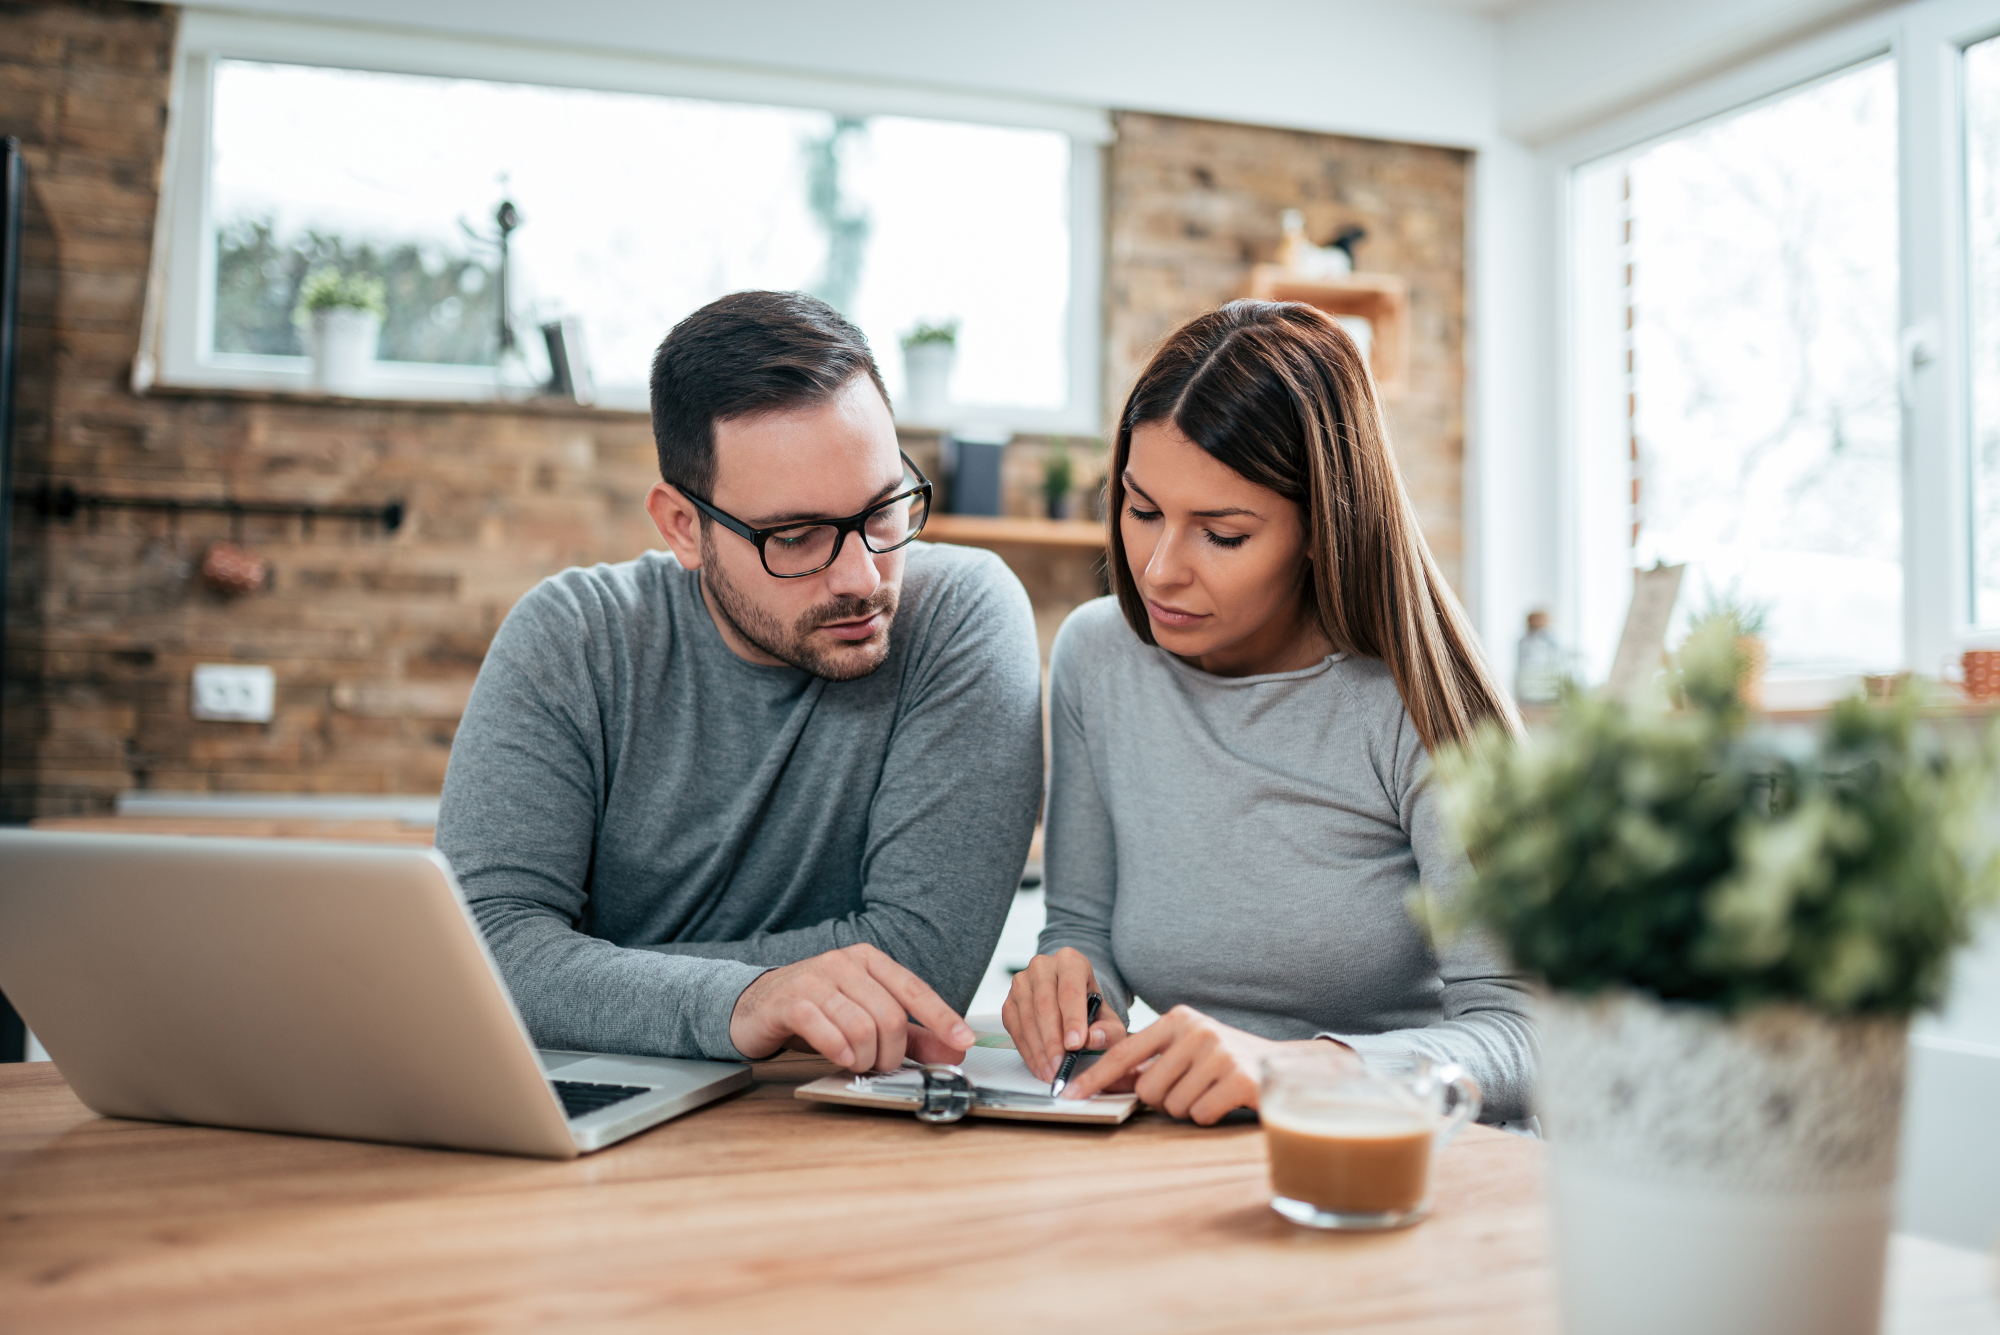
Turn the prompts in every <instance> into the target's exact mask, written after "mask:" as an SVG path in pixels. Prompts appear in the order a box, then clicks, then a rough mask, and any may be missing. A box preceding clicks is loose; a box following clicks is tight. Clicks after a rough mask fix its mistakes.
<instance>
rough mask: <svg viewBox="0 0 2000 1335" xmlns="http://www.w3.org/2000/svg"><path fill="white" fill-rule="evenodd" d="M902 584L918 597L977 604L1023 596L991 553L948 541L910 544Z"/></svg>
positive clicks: (1016, 579)
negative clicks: (1001, 598)
mask: <svg viewBox="0 0 2000 1335" xmlns="http://www.w3.org/2000/svg"><path fill="white" fill-rule="evenodd" d="M909 553H910V555H909V559H908V560H907V561H906V562H905V563H904V565H903V583H904V585H905V586H906V587H907V588H908V589H909V590H910V591H911V592H912V593H914V594H916V595H917V596H918V597H919V598H926V599H931V598H935V599H938V600H940V601H953V602H958V601H970V602H977V601H980V600H983V599H987V598H992V597H1005V598H1011V597H1013V596H1015V595H1017V594H1023V593H1024V591H1023V590H1022V588H1021V581H1020V578H1019V577H1018V576H1016V575H1015V574H1014V572H1013V571H1012V570H1010V569H1008V567H1007V563H1006V562H1005V561H1002V560H1001V559H1000V558H999V557H998V556H995V555H994V554H993V553H992V552H989V551H986V550H984V549H982V548H979V547H959V546H955V545H953V544H951V543H947V542H913V543H911V544H910V547H909Z"/></svg>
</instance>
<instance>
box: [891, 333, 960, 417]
mask: <svg viewBox="0 0 2000 1335" xmlns="http://www.w3.org/2000/svg"><path fill="white" fill-rule="evenodd" d="M957 362H958V321H956V320H939V321H937V322H935V323H932V322H929V321H924V322H920V323H919V324H918V325H917V327H916V328H914V329H912V330H911V331H910V332H909V333H907V334H905V335H903V399H904V407H905V409H906V411H907V415H908V420H909V421H911V422H916V423H920V424H923V425H926V426H938V425H941V423H940V421H939V419H940V418H942V417H943V416H944V414H945V411H946V410H947V409H948V408H950V406H951V372H952V367H953V366H954V365H956V364H957Z"/></svg>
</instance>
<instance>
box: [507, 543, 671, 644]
mask: <svg viewBox="0 0 2000 1335" xmlns="http://www.w3.org/2000/svg"><path fill="white" fill-rule="evenodd" d="M686 573H687V572H686V571H684V570H682V569H681V564H680V562H679V561H677V560H675V559H674V555H673V553H672V552H644V553H641V554H640V555H638V556H636V557H634V558H632V559H631V560H630V561H619V562H616V563H612V562H600V563H599V564H597V565H594V566H571V567H569V568H568V569H567V570H558V571H557V572H556V573H555V574H553V575H550V576H549V577H548V578H546V579H544V580H543V581H542V582H541V583H539V584H537V585H536V586H535V587H534V588H532V589H530V590H528V592H527V593H525V594H524V595H522V597H521V601H520V602H518V603H516V604H515V605H514V615H515V616H517V617H521V618H523V619H525V620H528V621H531V622H534V623H536V624H538V625H548V626H551V627H569V628H573V627H575V625H576V624H577V623H578V622H579V621H582V622H584V623H586V624H591V625H601V624H605V623H609V622H629V621H632V620H634V619H650V618H654V617H660V616H664V615H666V614H667V612H668V609H669V608H670V607H671V605H672V602H673V600H674V599H675V598H676V597H678V596H679V595H680V593H681V586H682V585H683V584H684V583H685V582H686V581H685V579H684V578H683V577H684V576H685V575H686Z"/></svg>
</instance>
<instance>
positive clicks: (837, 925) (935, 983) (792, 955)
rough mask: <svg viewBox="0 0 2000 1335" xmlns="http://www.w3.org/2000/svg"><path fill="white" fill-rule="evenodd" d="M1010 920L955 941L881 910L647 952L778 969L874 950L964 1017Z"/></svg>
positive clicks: (1001, 912)
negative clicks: (855, 949)
mask: <svg viewBox="0 0 2000 1335" xmlns="http://www.w3.org/2000/svg"><path fill="white" fill-rule="evenodd" d="M1005 917H1006V907H1005V905H1004V904H1002V905H999V906H997V907H996V910H995V912H994V915H993V923H992V930H991V931H990V932H987V931H984V930H981V929H979V928H975V927H973V926H971V925H969V924H968V925H967V926H966V927H965V929H964V935H963V936H962V937H960V938H959V939H955V940H954V939H948V938H947V937H946V936H945V934H944V933H943V932H941V931H940V930H938V929H937V928H936V927H935V926H933V925H931V924H930V923H928V922H927V921H925V920H924V919H922V918H920V917H918V916H917V915H915V914H912V913H910V912H909V911H908V910H899V909H896V908H893V907H890V906H886V905H878V906H876V907H873V908H870V909H868V910H866V911H864V912H861V913H857V914H855V915H854V916H853V917H852V918H834V919H830V920H828V921H826V922H821V923H814V924H813V925H812V926H810V927H798V928H793V929H791V930H789V931H784V932H759V933H758V934H757V935H755V936H752V937H748V938H746V939H744V940H741V941H667V942H663V943H661V944H658V945H651V946H647V947H645V949H646V950H647V951H649V952H653V953H656V954H660V955H667V956H677V957H683V958H689V959H698V960H703V961H711V960H712V961H724V960H728V961H734V962H737V963H739V964H750V965H757V966H759V967H762V968H777V967H779V966H781V965H786V964H795V963H797V962H798V961H799V960H803V959H809V958H811V957H812V956H814V955H822V954H825V953H826V952H827V951H829V950H840V949H843V948H845V947H847V946H852V945H871V946H874V947H875V948H876V949H878V950H880V951H881V952H882V953H883V954H885V955H887V956H889V957H890V958H891V959H893V960H895V961H896V962H897V963H899V964H901V965H902V966H903V967H904V968H906V969H908V970H909V971H910V972H912V973H914V974H916V975H917V976H918V977H919V978H922V979H923V980H924V981H925V982H926V983H929V984H930V985H931V987H932V988H933V989H935V990H936V992H937V994H938V995H939V996H940V997H943V998H944V1000H945V1003H946V1004H947V1005H949V1006H951V1007H952V1008H953V1009H954V1010H956V1011H958V1012H959V1013H960V1014H963V1013H964V1010H965V1007H966V1006H967V1005H968V1004H969V1003H970V1002H971V1000H972V994H973V993H974V992H975V991H977V990H978V988H979V980H980V979H981V978H982V977H984V976H985V973H986V963H987V960H988V959H989V958H990V957H991V956H992V953H993V942H994V941H996V940H998V939H999V931H1000V923H1001V922H1002V921H1003V920H1004V919H1005ZM982 945H983V948H982Z"/></svg>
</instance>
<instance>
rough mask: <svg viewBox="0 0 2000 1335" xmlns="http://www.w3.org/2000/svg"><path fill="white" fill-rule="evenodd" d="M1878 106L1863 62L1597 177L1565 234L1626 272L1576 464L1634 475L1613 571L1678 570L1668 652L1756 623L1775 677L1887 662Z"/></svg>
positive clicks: (1896, 555) (1892, 353) (1893, 515)
mask: <svg viewBox="0 0 2000 1335" xmlns="http://www.w3.org/2000/svg"><path fill="white" fill-rule="evenodd" d="M1895 92H1896V88H1895V71H1894V67H1893V66H1891V65H1890V64H1888V63H1887V62H1876V63H1873V64H1870V65H1867V66H1864V67H1862V68H1860V69H1856V70H1851V71H1849V72H1846V73H1844V74H1841V75H1838V76H1836V77H1834V78H1830V79H1827V80H1824V81H1822V82H1819V83H1816V84H1813V85H1811V86H1809V87H1806V88H1803V89H1799V90H1796V91H1793V92H1790V93H1788V94H1786V95H1784V96H1782V97H1779V98H1777V99H1774V100H1772V101H1770V102H1767V103H1764V104H1763V105H1760V106H1757V107H1754V108H1751V109H1749V110H1746V111H1742V112H1739V113H1736V114H1733V115H1730V116H1727V117H1725V118H1722V119H1720V120H1717V121H1714V122H1711V123H1709V124H1706V125H1703V126H1701V127H1699V128H1697V129H1695V130H1692V131H1690V132H1688V133H1685V134H1682V135H1680V136H1678V137H1675V138H1673V139H1671V140H1668V141H1667V142H1664V143H1660V144H1657V145H1654V146H1652V147H1649V148H1647V149H1645V150H1644V151H1641V152H1639V153H1636V154H1632V155H1629V156H1621V157H1620V158H1619V159H1617V160H1616V161H1614V162H1611V163H1605V164H1598V165H1596V166H1595V167H1594V168H1593V169H1592V171H1593V172H1594V173H1596V174H1598V175H1600V176H1610V177H1613V178H1615V180H1616V188H1615V189H1613V190H1610V191H1605V190H1603V189H1602V188H1601V187H1600V189H1599V191H1598V192H1597V197H1595V198H1594V202H1595V203H1596V205H1597V206H1596V207H1594V208H1586V209H1585V210H1584V211H1583V213H1584V216H1583V217H1581V218H1580V219H1579V226H1580V228H1588V229H1590V230H1592V231H1593V232H1604V231H1606V230H1610V231H1612V232H1614V233H1615V234H1616V236H1617V238H1618V242H1619V244H1618V246H1617V249H1616V251H1615V252H1611V251H1608V250H1607V251H1606V253H1607V254H1610V255H1613V256H1614V257H1615V258H1617V259H1620V260H1622V263H1621V264H1619V265H1618V267H1617V268H1616V269H1614V270H1613V271H1612V272H1611V273H1609V274H1599V275H1594V276H1595V277H1597V278H1598V279H1599V280H1600V287H1601V288H1603V289H1604V291H1603V294H1602V298H1601V299H1608V300H1613V301H1617V302H1619V303H1621V304H1622V306H1623V315H1624V317H1625V318H1624V319H1623V320H1622V321H1616V322H1615V323H1617V324H1622V325H1623V326H1624V328H1623V329H1622V330H1620V331H1618V334H1621V335H1622V341H1623V344H1624V348H1625V352H1626V355H1625V357H1624V358H1623V359H1622V364H1617V365H1614V366H1613V367H1611V368H1610V370H1611V372H1612V373H1613V374H1614V375H1616V376H1617V378H1618V379H1620V380H1622V381H1623V383H1622V385H1617V386H1612V385H1603V386H1600V387H1599V388H1598V390H1597V393H1599V394H1607V393H1608V394H1610V395H1613V396H1615V397H1616V399H1617V400H1619V401H1620V402H1622V405H1623V407H1624V412H1623V414H1622V417H1623V420H1622V421H1620V422H1618V423H1617V430H1618V436H1617V437H1612V436H1611V435H1610V433H1609V432H1606V433H1605V434H1604V437H1603V438H1600V439H1596V440H1592V441H1590V442H1589V444H1588V448H1590V449H1592V450H1593V451H1606V452H1609V453H1612V454H1614V455H1618V456H1621V457H1622V460H1624V461H1629V468H1628V470H1627V474H1628V477H1629V479H1630V481H1629V492H1630V500H1629V504H1627V505H1622V506H1621V507H1620V508H1621V509H1625V510H1629V517H1630V518H1629V524H1621V525H1620V526H1619V527H1620V530H1621V532H1622V533H1623V535H1624V536H1625V538H1626V545H1627V549H1628V558H1627V560H1626V561H1625V562H1624V568H1626V569H1629V568H1631V567H1634V566H1638V567H1645V566H1651V565H1653V564H1654V563H1656V562H1666V563H1668V564H1675V563H1681V562H1685V563H1686V564H1687V572H1686V574H1685V575H1684V576H1683V579H1682V585H1681V598H1680V603H1679V605H1678V611H1677V622H1678V626H1677V628H1676V630H1675V631H1674V632H1672V633H1670V637H1669V638H1670V641H1671V640H1672V639H1675V638H1678V635H1679V634H1680V633H1681V632H1682V631H1684V629H1685V626H1686V622H1687V620H1688V619H1689V616H1690V614H1691V613H1697V612H1699V611H1701V610H1702V609H1703V608H1704V607H1705V606H1707V605H1711V604H1714V603H1717V602H1719V601H1724V600H1726V601H1729V602H1732V603H1734V604H1736V605H1738V606H1739V607H1743V608H1745V609H1749V610H1753V611H1761V612H1762V614H1763V621H1764V632H1763V633H1764V638H1765V641H1766V645H1767V648H1768V652H1769V654H1770V672H1771V674H1772V675H1773V676H1774V677H1783V676H1795V677H1797V676H1810V677H1824V676H1831V675H1836V674H1840V673H1852V672H1863V671H1880V670H1888V669H1893V668H1895V667H1897V666H1899V665H1900V663H1901V661H1902V551H1901V543H1902V532H1901V530H1902V510H1901V484H1900V462H1899V445H1900V434H1901V423H1900V405H1899V402H1898V397H1897V380H1896V329H1897V263H1896V256H1897V216H1896V97H1895ZM1614 336H1616V335H1614ZM1621 390H1622V393H1621V392H1620V391H1621ZM1620 500H1621V501H1623V500H1624V497H1622V496H1621V497H1620ZM1622 610H1623V609H1622V607H1620V608H1618V609H1617V612H1618V615H1619V616H1622Z"/></svg>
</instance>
